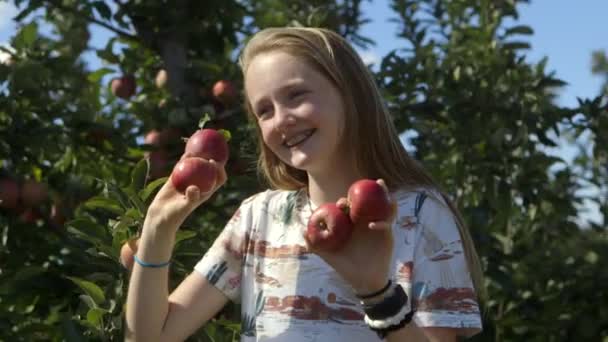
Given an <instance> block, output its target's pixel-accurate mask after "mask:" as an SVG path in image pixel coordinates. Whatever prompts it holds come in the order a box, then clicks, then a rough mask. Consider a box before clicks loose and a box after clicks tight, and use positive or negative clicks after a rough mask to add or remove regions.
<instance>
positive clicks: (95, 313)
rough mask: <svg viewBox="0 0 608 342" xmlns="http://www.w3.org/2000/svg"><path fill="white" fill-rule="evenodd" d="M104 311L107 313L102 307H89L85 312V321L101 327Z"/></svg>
mask: <svg viewBox="0 0 608 342" xmlns="http://www.w3.org/2000/svg"><path fill="white" fill-rule="evenodd" d="M105 313H107V311H106V310H104V309H102V308H92V309H89V312H87V321H88V322H89V323H91V324H92V325H94V326H96V327H98V328H102V325H103V315H104V314H105Z"/></svg>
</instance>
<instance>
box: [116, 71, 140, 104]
mask: <svg viewBox="0 0 608 342" xmlns="http://www.w3.org/2000/svg"><path fill="white" fill-rule="evenodd" d="M135 87H136V85H135V77H133V76H132V75H124V76H122V77H117V78H114V79H112V83H111V88H112V94H114V96H117V97H120V98H122V99H125V100H126V99H128V98H129V97H131V96H133V94H135Z"/></svg>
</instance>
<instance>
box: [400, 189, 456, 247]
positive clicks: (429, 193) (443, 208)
mask: <svg viewBox="0 0 608 342" xmlns="http://www.w3.org/2000/svg"><path fill="white" fill-rule="evenodd" d="M393 196H394V198H395V199H396V201H397V205H398V208H399V209H398V210H399V211H398V216H397V220H398V222H401V221H403V222H405V223H408V222H409V223H410V224H415V225H417V226H418V227H419V228H420V230H421V231H427V232H430V231H432V232H433V233H434V234H438V235H441V236H443V237H444V238H446V239H452V238H457V236H458V226H457V218H456V215H455V213H454V212H453V211H452V209H451V208H450V206H449V204H448V202H447V201H446V199H445V198H444V197H443V195H442V194H441V192H439V191H438V190H437V189H432V188H416V189H413V190H400V191H396V192H395V193H394V194H393Z"/></svg>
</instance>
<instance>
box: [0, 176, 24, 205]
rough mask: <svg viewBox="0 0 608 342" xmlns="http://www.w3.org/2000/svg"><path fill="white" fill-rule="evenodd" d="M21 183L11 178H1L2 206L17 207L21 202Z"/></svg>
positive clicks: (0, 194) (0, 196)
mask: <svg viewBox="0 0 608 342" xmlns="http://www.w3.org/2000/svg"><path fill="white" fill-rule="evenodd" d="M19 195H20V191H19V183H17V181H15V180H13V179H10V178H3V179H0V207H1V208H7V209H15V208H17V205H18V204H19Z"/></svg>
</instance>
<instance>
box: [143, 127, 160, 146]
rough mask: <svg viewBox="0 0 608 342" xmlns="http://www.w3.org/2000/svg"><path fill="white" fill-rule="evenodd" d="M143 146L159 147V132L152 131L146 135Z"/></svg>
mask: <svg viewBox="0 0 608 342" xmlns="http://www.w3.org/2000/svg"><path fill="white" fill-rule="evenodd" d="M144 144H146V145H152V146H160V132H159V131H157V130H155V129H153V130H151V131H149V132H148V133H146V136H145V137H144Z"/></svg>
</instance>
